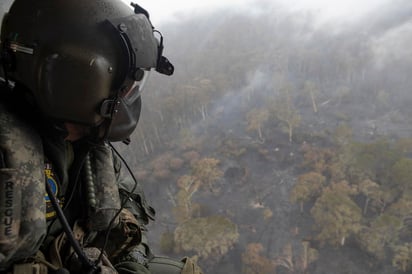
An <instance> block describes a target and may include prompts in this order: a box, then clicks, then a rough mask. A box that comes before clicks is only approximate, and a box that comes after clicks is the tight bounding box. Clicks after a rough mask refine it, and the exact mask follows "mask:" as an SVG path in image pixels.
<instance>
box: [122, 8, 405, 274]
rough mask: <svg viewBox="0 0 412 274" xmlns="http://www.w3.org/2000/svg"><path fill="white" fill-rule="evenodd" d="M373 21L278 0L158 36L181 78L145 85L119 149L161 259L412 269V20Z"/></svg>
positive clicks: (313, 273) (223, 265)
mask: <svg viewBox="0 0 412 274" xmlns="http://www.w3.org/2000/svg"><path fill="white" fill-rule="evenodd" d="M265 3H266V2H265ZM399 3H401V1H399ZM397 7H398V8H397ZM409 7H410V4H409ZM409 11H410V9H409ZM375 15H376V16H375V17H373V19H371V20H369V21H368V22H367V23H365V21H362V22H352V23H348V24H346V25H345V24H342V25H339V27H336V26H333V25H319V24H317V23H316V16H315V14H311V13H292V12H287V11H285V10H282V9H281V8H279V7H277V6H276V5H274V6H265V8H264V9H263V8H262V9H261V10H259V9H257V10H255V11H254V12H251V13H248V14H246V13H244V12H237V11H236V10H234V11H227V10H222V11H217V12H215V13H212V14H204V16H198V17H196V18H186V19H184V20H182V21H179V22H175V23H173V24H168V25H163V26H161V30H162V32H163V33H164V35H165V43H166V44H167V49H166V50H167V54H168V56H170V59H171V60H172V62H174V63H175V66H176V73H175V75H174V76H173V77H171V78H165V77H162V76H157V75H154V74H152V75H151V78H150V80H149V83H148V84H147V86H146V88H145V91H144V94H143V113H142V117H141V121H140V124H139V126H138V129H137V131H136V132H135V134H134V135H133V140H132V143H131V144H130V145H129V146H126V147H124V151H125V153H126V156H127V158H128V159H129V161H130V163H132V166H133V170H135V172H136V175H137V177H138V178H139V180H140V181H141V182H142V183H143V184H144V188H145V189H146V191H147V196H148V199H149V200H150V202H151V203H152V205H153V206H154V207H155V208H156V209H157V219H156V221H155V222H154V223H153V224H152V225H151V226H150V227H149V230H150V231H151V232H150V234H149V235H150V239H151V241H152V243H154V244H155V249H156V251H157V252H158V253H161V254H167V255H170V256H177V257H179V256H183V255H185V254H189V255H190V256H193V257H194V258H196V259H197V260H198V262H199V263H200V265H201V266H202V267H203V268H204V270H205V272H206V273H245V274H252V273H294V274H297V273H299V274H300V273H307V274H318V273H319V274H320V273H359V274H360V273H362V274H364V273H379V274H387V273H388V274H389V273H392V274H393V273H406V272H408V271H411V270H412V238H411V236H412V234H411V227H412V215H411V213H412V212H411V211H412V186H411V184H410V182H411V180H412V174H411V173H410V170H411V169H412V158H411V156H412V138H411V133H412V132H411V126H410V122H411V119H410V118H409V117H410V114H411V110H410V102H411V99H412V94H411V93H410V88H409V86H410V84H411V77H410V75H411V72H412V63H411V61H412V55H411V51H410V47H409V46H408V45H409V44H410V43H409V42H410V39H411V37H412V36H411V35H410V34H411V31H412V21H411V18H410V13H409V14H408V13H407V12H405V10H404V9H403V8H402V7H401V5H398V6H396V7H394V6H391V7H388V9H385V11H376V14H375ZM394 18H396V20H395V19H394ZM120 147H121V148H122V146H120Z"/></svg>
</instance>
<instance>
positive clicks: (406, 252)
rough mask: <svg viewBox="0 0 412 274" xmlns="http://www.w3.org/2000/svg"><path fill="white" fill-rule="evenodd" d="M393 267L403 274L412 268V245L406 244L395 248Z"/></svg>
mask: <svg viewBox="0 0 412 274" xmlns="http://www.w3.org/2000/svg"><path fill="white" fill-rule="evenodd" d="M393 253H394V255H393V258H392V265H393V266H394V267H396V268H397V269H398V270H400V271H402V272H406V271H407V270H409V269H411V267H412V244H411V243H405V244H402V245H396V246H395V247H394V248H393Z"/></svg>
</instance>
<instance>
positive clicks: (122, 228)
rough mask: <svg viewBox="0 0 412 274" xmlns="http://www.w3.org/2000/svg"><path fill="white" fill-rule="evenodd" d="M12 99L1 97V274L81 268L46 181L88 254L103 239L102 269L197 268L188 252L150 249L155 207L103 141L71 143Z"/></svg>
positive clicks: (96, 252) (93, 253)
mask: <svg viewBox="0 0 412 274" xmlns="http://www.w3.org/2000/svg"><path fill="white" fill-rule="evenodd" d="M0 92H2V93H7V92H4V91H1V90H0ZM17 92H18V91H16V90H14V91H13V93H17ZM15 101H16V100H8V98H7V96H6V97H5V98H2V102H3V103H2V104H0V149H1V151H0V152H1V153H0V164H1V169H0V218H1V222H0V272H1V271H3V272H1V273H13V266H14V273H27V272H28V271H30V272H33V271H34V270H33V269H36V270H35V271H37V272H36V273H51V272H50V270H57V269H59V268H66V269H67V268H68V269H70V271H71V273H82V272H84V271H83V270H82V268H81V265H80V264H79V263H78V260H77V259H76V254H75V253H74V252H73V248H72V247H71V246H70V244H69V243H68V240H67V237H66V235H65V234H64V233H62V225H61V222H60V221H59V219H58V218H57V217H56V212H55V210H54V208H53V206H52V205H51V201H50V198H51V197H49V196H48V195H45V191H44V187H45V182H47V183H48V184H49V186H50V189H52V192H53V193H54V195H55V196H56V198H57V200H58V202H59V203H60V205H61V206H62V208H63V211H64V215H65V216H66V218H67V221H68V223H69V224H70V226H71V227H72V228H73V232H74V236H75V237H76V238H77V240H78V241H79V242H80V243H81V245H82V247H83V250H84V251H85V253H86V254H87V255H88V256H89V257H90V258H91V260H95V259H97V258H98V257H99V256H100V248H102V247H103V243H104V242H105V241H106V240H107V243H106V245H105V248H106V249H105V256H103V258H104V259H103V260H102V261H103V263H102V264H101V267H102V270H103V272H102V273H201V271H200V269H199V268H198V267H197V266H196V265H195V264H194V263H193V262H192V261H191V260H190V259H188V258H185V259H183V260H182V261H176V260H172V259H169V258H166V257H156V256H154V255H153V254H152V253H151V251H150V249H149V247H148V245H147V241H146V237H145V225H147V224H148V222H149V220H152V219H153V218H154V214H155V212H154V210H153V209H152V208H151V207H150V206H149V205H148V204H147V202H146V199H145V197H144V195H143V190H142V188H141V186H140V185H139V184H137V185H135V183H134V181H133V180H130V179H124V178H126V176H121V174H123V173H124V172H121V162H120V161H119V159H118V158H116V157H115V156H114V154H113V152H112V149H111V148H110V147H109V146H107V144H104V143H102V144H95V143H90V142H89V141H88V140H82V141H78V142H75V143H73V144H72V143H69V142H67V141H65V140H64V136H65V132H64V131H62V130H61V129H60V128H59V127H58V126H56V125H55V124H51V123H48V122H47V120H46V121H45V120H41V121H42V122H38V120H35V118H36V119H38V118H39V117H41V116H40V114H39V113H37V112H36V110H34V109H32V108H30V105H28V104H26V105H25V104H22V102H21V101H20V102H19V103H18V104H17V103H13V102H15ZM25 113H28V114H29V115H26V114H25ZM34 117H35V118H34ZM121 204H123V205H124V209H123V210H122V211H121V213H120V215H119V218H116V214H118V213H119V212H120V209H121ZM113 221H114V222H113ZM110 225H111V227H113V229H112V230H111V232H110V234H109V235H108V237H106V236H107V233H106V232H107V228H108V227H109V226H110ZM106 259H107V260H106ZM46 266H47V267H46ZM46 269H48V272H47V270H46ZM115 269H116V270H115ZM116 271H117V272H116ZM33 273H34V272H33ZM84 273H85V272H84Z"/></svg>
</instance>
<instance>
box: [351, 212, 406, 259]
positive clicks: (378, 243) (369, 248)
mask: <svg viewBox="0 0 412 274" xmlns="http://www.w3.org/2000/svg"><path fill="white" fill-rule="evenodd" d="M402 227H403V222H402V219H400V218H398V217H396V216H394V215H392V214H388V213H383V214H381V215H379V216H378V217H377V218H375V219H373V220H372V221H371V222H370V224H369V225H368V226H363V227H362V229H361V230H360V231H359V234H358V235H357V239H358V242H359V244H360V246H361V248H362V249H363V250H365V251H366V252H368V253H369V254H372V255H374V256H375V257H376V258H377V259H379V260H384V259H385V257H386V254H385V252H386V248H387V247H389V246H392V245H395V244H397V241H398V237H399V231H400V230H401V229H402Z"/></svg>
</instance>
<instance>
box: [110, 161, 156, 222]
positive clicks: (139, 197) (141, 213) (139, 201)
mask: <svg viewBox="0 0 412 274" xmlns="http://www.w3.org/2000/svg"><path fill="white" fill-rule="evenodd" d="M114 166H115V169H116V172H117V174H118V176H117V178H118V179H117V181H118V185H119V192H120V199H121V201H124V200H126V204H125V208H127V209H128V210H129V211H130V212H132V213H133V215H135V217H136V218H137V219H138V221H139V224H140V225H141V226H144V225H147V224H148V223H149V221H150V220H154V217H155V210H154V209H153V208H152V207H151V206H150V205H149V204H148V203H147V201H146V198H145V195H144V191H143V187H142V185H141V184H140V183H139V182H138V181H134V179H133V177H132V176H131V175H130V174H129V172H128V170H127V168H126V167H125V166H122V163H121V162H120V159H118V158H117V157H115V164H114Z"/></svg>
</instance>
